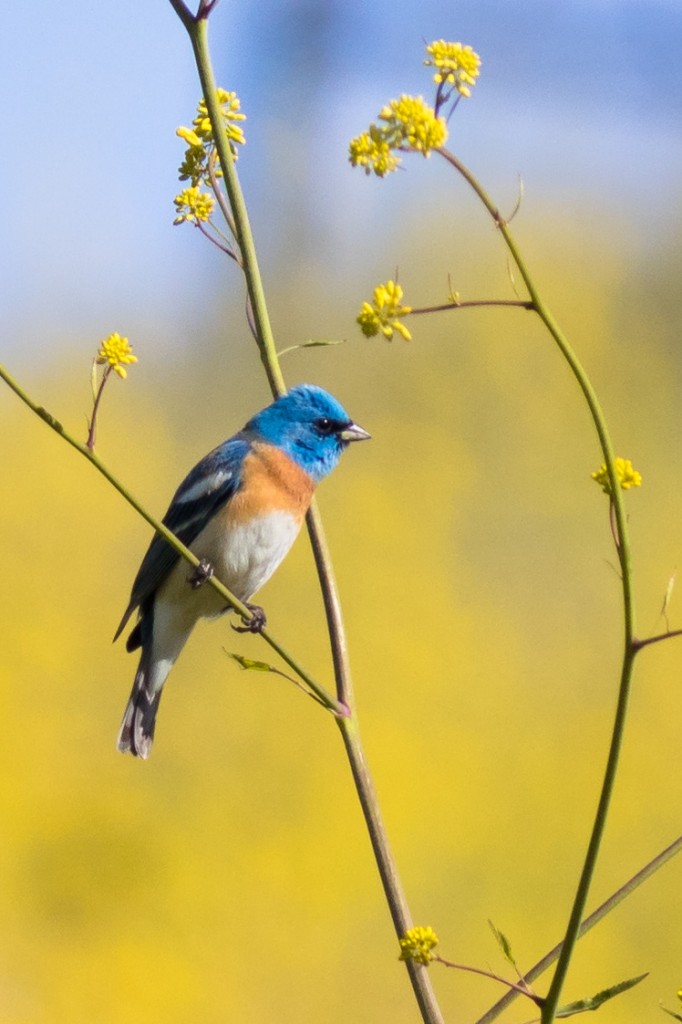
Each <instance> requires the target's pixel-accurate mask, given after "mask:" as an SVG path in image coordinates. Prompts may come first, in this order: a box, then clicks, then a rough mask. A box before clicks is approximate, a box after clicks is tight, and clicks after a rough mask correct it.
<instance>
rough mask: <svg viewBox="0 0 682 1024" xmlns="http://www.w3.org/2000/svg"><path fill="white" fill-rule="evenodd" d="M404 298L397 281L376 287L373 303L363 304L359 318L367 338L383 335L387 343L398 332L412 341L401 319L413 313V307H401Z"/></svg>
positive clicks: (358, 320) (406, 339)
mask: <svg viewBox="0 0 682 1024" xmlns="http://www.w3.org/2000/svg"><path fill="white" fill-rule="evenodd" d="M402 297H403V290H402V288H401V287H400V285H399V284H396V282H395V281H386V283H385V284H379V285H377V286H376V288H375V289H374V294H373V296H372V302H371V303H369V302H363V304H362V309H361V310H360V312H359V314H358V316H357V322H358V323H359V324H360V328H361V330H362V333H363V334H364V335H365V337H367V338H373V337H374V336H375V335H377V334H379V333H381V334H383V336H384V337H385V338H386V340H387V341H391V340H392V338H393V333H394V331H397V332H398V334H399V335H400V336H401V337H402V338H404V339H405V341H412V335H411V334H410V332H409V331H408V329H407V327H405V324H402V323H400V319H399V318H400V317H401V316H407V314H408V313H411V312H412V307H411V306H402V305H401V300H402Z"/></svg>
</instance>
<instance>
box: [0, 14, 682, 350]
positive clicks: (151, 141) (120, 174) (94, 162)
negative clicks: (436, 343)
mask: <svg viewBox="0 0 682 1024" xmlns="http://www.w3.org/2000/svg"><path fill="white" fill-rule="evenodd" d="M211 28H212V31H211V38H212V43H213V52H214V60H215V63H216V68H217V76H218V79H219V81H220V82H221V84H223V85H225V86H226V87H228V88H235V89H236V90H237V92H238V93H239V95H240V96H241V98H242V104H243V107H244V109H245V111H246V113H247V114H248V115H249V121H248V122H247V133H248V145H247V147H246V149H245V151H244V153H243V155H242V157H241V159H240V171H241V174H242V181H243V184H244V187H245V189H246V191H247V198H248V200H249V202H250V205H251V208H252V215H253V218H254V223H255V226H256V232H257V240H259V241H260V244H261V255H262V258H263V260H264V262H265V264H266V266H268V254H270V257H271V262H272V265H273V268H274V267H275V265H276V261H277V259H280V258H281V257H282V254H285V255H286V237H285V235H283V234H282V233H283V232H286V230H287V227H286V226H287V224H289V225H290V224H291V223H292V222H293V221H294V220H295V221H296V222H297V223H299V224H300V222H301V219H303V220H305V222H306V224H308V225H309V227H310V233H309V234H310V237H309V242H307V243H306V245H307V246H308V248H306V250H305V253H304V256H305V258H308V259H311V260H313V261H314V260H324V259H325V258H332V259H333V260H334V261H336V262H338V263H340V264H343V263H344V261H348V260H355V259H356V258H357V239H358V238H359V237H361V236H362V233H363V231H365V230H366V228H367V225H368V223H369V224H380V223H381V218H382V216H386V213H387V210H388V209H389V208H390V207H391V206H393V207H395V204H396V203H397V204H400V203H404V202H406V201H408V200H409V198H410V197H411V196H412V195H413V192H414V189H415V188H416V183H415V179H414V177H412V178H410V176H409V174H406V175H402V176H401V180H399V181H398V182H397V183H396V184H392V185H391V188H390V190H387V189H386V183H382V184H380V183H378V182H374V181H370V180H367V179H366V178H365V177H364V175H362V174H359V173H357V172H352V171H351V169H350V168H349V166H348V164H347V161H346V152H345V146H346V143H347V140H348V138H349V137H350V136H351V135H354V134H357V133H358V132H359V131H361V130H363V129H364V128H365V127H366V125H367V123H368V121H369V120H370V119H372V118H373V117H375V116H376V113H377V111H378V108H379V107H380V106H381V105H382V104H383V103H384V102H385V101H386V100H388V99H390V98H391V97H392V96H395V95H397V94H399V93H400V92H403V91H405V92H420V91H425V90H428V83H429V77H428V73H427V72H426V71H425V69H423V68H422V67H421V64H420V62H421V59H422V47H423V41H424V40H430V39H433V38H438V37H445V38H449V39H459V40H461V41H463V42H467V43H471V44H472V45H473V46H474V47H475V48H476V49H477V50H478V51H479V53H480V54H481V55H482V58H483V62H484V63H483V73H482V76H481V79H480V82H479V84H478V85H477V87H476V89H475V91H474V97H473V98H472V99H471V100H470V101H469V102H468V103H467V104H462V105H461V107H460V109H459V110H458V112H457V115H456V118H457V120H456V124H455V126H454V131H453V135H451V142H452V143H453V148H456V149H457V150H458V152H459V153H460V155H462V157H463V158H464V159H465V160H466V161H468V162H469V163H470V164H471V165H472V166H474V167H475V169H476V170H477V171H478V172H479V173H480V175H481V177H482V178H483V180H484V181H485V182H486V183H487V184H488V185H489V186H490V187H491V188H493V189H499V190H501V191H502V194H503V195H504V196H506V197H508V198H510V200H511V202H513V196H514V192H515V188H516V176H517V174H521V175H522V177H523V180H524V183H525V188H526V195H528V194H529V193H530V194H532V195H536V196H537V195H542V196H543V197H547V196H549V197H552V198H554V199H555V200H556V201H557V202H563V203H566V204H570V203H573V202H576V201H581V198H584V197H589V201H590V202H594V203H597V204H604V205H605V206H607V205H612V206H614V207H616V208H618V209H621V210H622V211H623V212H624V216H625V217H626V218H627V219H629V220H631V221H633V222H636V223H637V224H638V225H639V226H640V228H641V230H642V232H643V235H644V236H646V234H647V233H649V234H651V233H655V232H657V231H658V230H659V229H660V228H662V227H663V226H667V227H670V225H671V224H674V223H675V222H679V205H680V204H679V199H680V181H681V180H682V133H681V132H680V125H682V62H680V59H679V53H680V46H681V44H682V2H677V0H668V2H663V0H660V2H657V0H648V2H637V0H562V2H556V0H523V2H516V0H505V2H500V0H495V2H487V0H460V2H458V3H453V2H451V0H449V2H447V3H445V2H444V0H420V3H405V2H394V3H391V4H389V3H387V2H385V0H380V2H376V3H372V4H366V3H362V2H360V0H351V2H346V3H340V2H337V0H328V2H326V3H320V2H316V0H298V2H296V0H289V2H278V3H267V2H265V3H262V4H260V5H252V4H241V5H240V4H239V3H237V2H234V3H230V4H228V3H226V2H224V3H223V4H222V5H219V7H218V8H217V10H216V12H215V15H214V17H213V18H212V25H211ZM197 97H198V88H197V83H196V73H195V70H194V68H193V65H192V61H191V55H190V51H189V47H188V44H187V40H186V37H185V35H184V31H183V30H182V28H181V26H180V23H179V22H178V20H177V18H176V17H175V15H174V14H173V12H172V10H171V8H170V5H169V4H168V3H167V2H165V0H151V2H147V3H143V4H140V3H139V0H118V2H116V3H114V4H93V3H92V2H91V0H72V2H70V3H61V4H54V3H53V2H52V0H36V2H34V3H31V4H30V5H21V4H12V5H7V9H6V10H5V11H4V12H3V33H2V38H1V39H0V104H1V105H2V123H3V126H4V134H5V139H4V153H5V155H4V160H3V161H2V165H1V166H0V177H2V180H3V195H4V197H5V209H4V215H3V232H2V236H3V245H2V250H1V255H0V331H1V336H2V338H3V349H4V350H5V351H6V350H7V349H8V348H13V347H14V346H16V345H19V346H20V348H21V350H22V351H23V352H35V351H39V350H41V349H43V348H44V346H45V345H46V343H59V342H60V341H63V340H65V339H68V338H69V337H70V336H72V334H73V335H75V336H79V335H80V333H81V332H82V331H86V332H88V331H89V332H94V334H95V336H96V337H99V336H100V333H101V332H103V331H106V330H108V328H107V326H106V325H108V324H113V323H121V322H122V321H125V322H126V323H128V322H130V320H131V318H132V319H133V320H135V319H137V320H138V321H139V322H144V321H145V320H149V321H154V322H155V323H157V324H159V325H160V329H163V325H164V324H169V325H174V327H175V328H176V329H178V330H182V329H183V324H188V323H190V322H191V321H192V319H193V318H195V317H196V316H197V315H200V314H201V310H202V309H204V308H205V304H206V301H207V298H206V294H205V293H204V289H203V282H204V279H205V275H206V273H207V269H209V268H211V267H213V266H214V265H215V258H214V255H213V254H212V253H211V252H210V250H209V249H208V247H206V246H202V245H200V244H199V240H198V238H197V237H196V233H195V232H193V231H191V230H186V229H177V228H173V226H172V223H171V221H172V215H173V213H172V205H171V200H172V196H173V195H174V193H175V191H176V168H177V165H178V163H179V160H180V157H181V150H182V147H181V145H180V143H179V141H178V140H177V139H176V138H175V135H174V130H175V127H176V126H177V125H178V124H180V123H188V122H189V121H190V120H191V117H192V112H193V108H194V105H195V103H196V100H197ZM394 177H396V176H394ZM318 243H319V246H320V247H319V248H318V247H317V246H318ZM322 243H323V245H324V248H322ZM325 252H326V253H327V254H328V253H329V252H331V253H332V256H331V257H329V256H328V255H327V256H325Z"/></svg>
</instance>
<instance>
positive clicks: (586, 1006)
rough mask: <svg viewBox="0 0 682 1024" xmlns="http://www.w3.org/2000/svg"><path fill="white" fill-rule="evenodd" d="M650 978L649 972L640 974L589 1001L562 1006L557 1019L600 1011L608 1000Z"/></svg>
mask: <svg viewBox="0 0 682 1024" xmlns="http://www.w3.org/2000/svg"><path fill="white" fill-rule="evenodd" d="M648 977H649V972H648V971H647V972H646V974H638V975H637V977H636V978H629V979H628V980H627V981H619V982H618V984H617V985H612V986H611V988H605V989H603V991H601V992H597V994H596V996H591V997H590V998H589V999H578V1000H576V1002H575V1003H567V1004H566V1006H562V1007H560V1008H559V1009H558V1010H557V1012H556V1015H557V1017H572V1016H573V1014H575V1013H585V1011H586V1010H598V1009H599V1007H600V1006H601V1005H602V1004H603V1003H605V1002H607V1000H609V999H613V997H614V996H619V995H620V993H621V992H627V990H628V989H629V988H634V986H635V985H639V983H640V981H644V979H645V978H648Z"/></svg>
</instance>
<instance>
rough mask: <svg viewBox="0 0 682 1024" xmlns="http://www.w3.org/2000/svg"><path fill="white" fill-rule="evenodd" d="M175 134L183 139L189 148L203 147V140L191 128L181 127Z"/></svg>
mask: <svg viewBox="0 0 682 1024" xmlns="http://www.w3.org/2000/svg"><path fill="white" fill-rule="evenodd" d="M175 134H176V135H177V136H178V137H179V138H181V139H183V140H184V141H185V142H186V143H187V145H188V146H192V147H195V146H201V145H202V142H201V139H200V138H199V136H198V135H197V133H196V132H195V131H192V129H191V128H183V127H182V126H180V128H176V129H175Z"/></svg>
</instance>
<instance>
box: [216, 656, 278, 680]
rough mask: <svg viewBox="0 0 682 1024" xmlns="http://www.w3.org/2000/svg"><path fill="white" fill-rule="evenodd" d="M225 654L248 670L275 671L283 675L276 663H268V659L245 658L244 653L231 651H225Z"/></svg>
mask: <svg viewBox="0 0 682 1024" xmlns="http://www.w3.org/2000/svg"><path fill="white" fill-rule="evenodd" d="M225 654H226V655H227V656H228V658H232V660H233V661H236V662H237V664H238V665H239V667H240V668H243V669H244V670H245V671H247V672H248V671H251V672H274V673H275V674H276V675H278V676H281V675H283V673H282V672H280V671H279V669H277V668H275V666H274V665H268V663H267V662H266V661H254V659H253V658H245V657H244V655H243V654H233V653H232V652H231V651H225Z"/></svg>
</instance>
